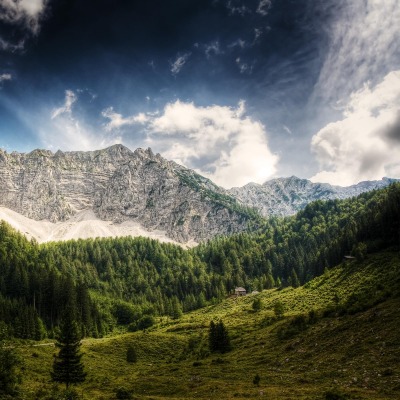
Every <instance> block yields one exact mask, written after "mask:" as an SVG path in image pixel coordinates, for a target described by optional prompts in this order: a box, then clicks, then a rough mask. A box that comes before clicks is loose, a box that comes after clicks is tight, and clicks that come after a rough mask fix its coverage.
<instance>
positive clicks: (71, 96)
mask: <svg viewBox="0 0 400 400" xmlns="http://www.w3.org/2000/svg"><path fill="white" fill-rule="evenodd" d="M77 99H78V98H77V95H76V94H75V93H74V92H73V91H72V90H66V91H65V100H64V105H63V106H61V107H59V108H55V109H54V110H53V111H52V113H51V119H54V118H57V117H58V116H59V115H61V114H71V111H72V106H73V105H74V103H75V102H76V100H77Z"/></svg>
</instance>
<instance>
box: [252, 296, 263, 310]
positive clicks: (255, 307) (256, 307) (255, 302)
mask: <svg viewBox="0 0 400 400" xmlns="http://www.w3.org/2000/svg"><path fill="white" fill-rule="evenodd" d="M252 308H253V310H254V311H260V310H261V308H262V302H261V299H259V298H258V299H254V300H253V304H252Z"/></svg>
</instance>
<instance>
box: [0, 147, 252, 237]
mask: <svg viewBox="0 0 400 400" xmlns="http://www.w3.org/2000/svg"><path fill="white" fill-rule="evenodd" d="M236 203H237V202H236V200H235V199H234V198H232V197H231V196H229V194H228V193H227V192H226V191H224V190H223V189H221V188H218V187H217V186H216V185H214V184H212V182H211V181H209V180H207V179H206V178H203V177H201V176H200V175H198V174H196V173H194V172H193V171H191V170H188V169H186V168H184V167H182V166H179V165H178V164H176V163H174V162H172V161H167V160H165V159H164V158H162V157H161V156H160V155H159V154H154V153H153V151H152V150H151V149H150V148H148V149H136V150H135V151H134V152H132V151H131V150H130V149H128V148H127V147H125V146H123V145H120V144H117V145H114V146H111V147H108V148H106V149H103V150H96V151H89V152H83V151H71V152H62V151H57V153H55V154H53V153H52V152H51V151H48V150H41V149H37V150H34V151H32V152H30V153H28V154H24V153H13V154H11V155H9V154H7V153H6V152H2V153H0V206H3V207H6V208H8V209H10V210H13V211H15V212H18V213H20V214H22V215H24V216H25V217H28V218H31V219H34V220H49V221H51V222H54V223H57V222H58V221H68V220H70V219H71V218H72V217H73V216H74V215H77V214H79V213H82V212H83V211H86V210H90V211H92V212H93V213H94V215H96V217H97V218H99V219H101V220H104V221H112V222H114V223H116V224H122V223H128V222H129V221H133V222H135V223H140V225H141V226H142V227H144V228H145V229H147V230H149V231H152V230H157V231H162V232H165V233H166V235H167V236H168V237H170V238H172V239H174V240H176V241H179V242H188V241H200V240H203V239H208V238H211V237H213V236H215V235H221V234H227V233H230V232H240V231H243V230H245V229H247V224H248V222H249V220H251V218H253V217H252V216H251V215H250V214H249V215H246V212H244V211H243V209H241V210H239V209H238V204H236Z"/></svg>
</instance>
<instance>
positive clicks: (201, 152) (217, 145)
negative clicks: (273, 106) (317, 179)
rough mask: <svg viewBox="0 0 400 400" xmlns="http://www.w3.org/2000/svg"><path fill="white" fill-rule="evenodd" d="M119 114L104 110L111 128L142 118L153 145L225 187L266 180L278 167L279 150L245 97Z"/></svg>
mask: <svg viewBox="0 0 400 400" xmlns="http://www.w3.org/2000/svg"><path fill="white" fill-rule="evenodd" d="M116 115H117V117H116V116H114V117H112V116H111V115H110V113H109V112H107V113H104V112H103V116H106V117H107V118H109V119H110V124H111V125H109V128H110V129H111V128H117V126H121V124H116V123H115V122H114V123H113V121H123V122H124V125H127V124H128V123H129V124H130V125H134V124H141V125H142V126H143V128H144V130H145V132H146V134H147V145H149V146H151V147H152V148H153V150H155V151H157V152H160V153H161V154H162V155H163V156H164V157H166V158H167V159H170V160H174V161H176V162H177V163H179V164H182V165H185V166H186V167H188V168H192V169H194V170H196V171H197V172H198V173H200V174H202V175H204V176H207V177H209V178H210V179H212V180H213V181H214V182H215V183H217V184H218V185H221V186H223V187H226V188H230V187H233V186H242V185H244V184H246V183H248V182H257V183H263V182H265V181H266V180H267V179H268V178H270V177H271V176H272V175H273V174H274V173H275V171H276V165H277V163H278V156H276V155H275V154H273V153H272V152H271V150H270V148H269V145H268V140H267V132H266V129H265V127H264V126H263V125H262V124H261V123H260V122H258V121H254V120H253V119H251V118H250V117H248V116H246V113H245V105H244V102H240V103H239V104H238V106H237V107H236V108H235V107H234V108H232V107H226V106H218V105H213V106H208V107H199V106H196V105H195V104H193V103H185V102H181V101H179V100H178V101H176V102H174V103H168V104H167V105H166V106H165V108H164V110H163V112H162V113H159V114H146V115H143V114H138V115H136V116H132V117H126V118H123V117H122V116H120V115H119V114H116ZM110 117H111V118H114V119H111V118H110ZM125 139H126V140H129V138H126V137H125Z"/></svg>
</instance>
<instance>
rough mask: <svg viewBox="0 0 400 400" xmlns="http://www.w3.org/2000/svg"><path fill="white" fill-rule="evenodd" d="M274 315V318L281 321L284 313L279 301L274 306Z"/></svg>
mask: <svg viewBox="0 0 400 400" xmlns="http://www.w3.org/2000/svg"><path fill="white" fill-rule="evenodd" d="M274 313H275V316H276V318H278V319H281V318H283V315H284V313H285V307H284V306H283V303H282V302H281V301H277V302H275V304H274Z"/></svg>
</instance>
